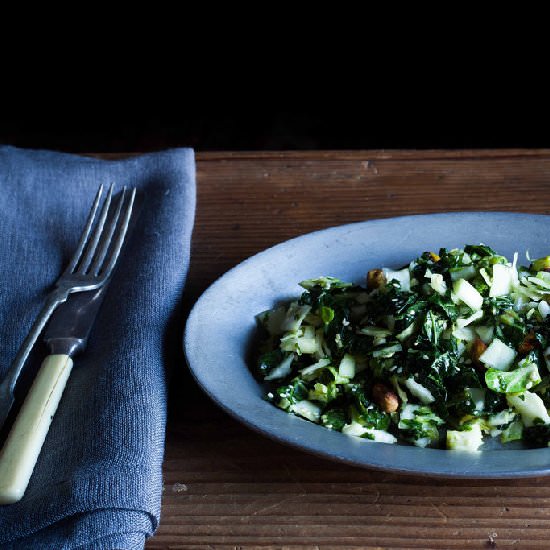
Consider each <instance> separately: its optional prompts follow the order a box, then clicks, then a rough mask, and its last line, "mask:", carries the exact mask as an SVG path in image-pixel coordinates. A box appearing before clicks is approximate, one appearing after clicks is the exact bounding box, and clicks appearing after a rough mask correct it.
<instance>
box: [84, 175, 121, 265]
mask: <svg viewBox="0 0 550 550" xmlns="http://www.w3.org/2000/svg"><path fill="white" fill-rule="evenodd" d="M113 188H114V185H111V187H109V192H108V193H107V196H106V197H105V202H104V203H103V208H102V209H101V214H100V215H99V220H98V222H97V225H96V226H95V229H94V232H93V235H92V237H91V239H90V240H89V241H88V244H87V245H86V251H85V253H84V258H83V259H82V261H81V262H80V265H78V267H77V269H78V272H79V273H86V271H87V269H88V267H90V263H91V262H92V259H93V257H94V254H95V251H96V248H97V243H98V242H99V239H100V237H101V234H102V233H103V226H104V225H105V220H106V219H107V214H108V213H109V207H110V206H111V199H112V197H113Z"/></svg>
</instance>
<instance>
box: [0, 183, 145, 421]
mask: <svg viewBox="0 0 550 550" xmlns="http://www.w3.org/2000/svg"><path fill="white" fill-rule="evenodd" d="M113 188H114V186H113V185H111V187H110V188H109V191H108V193H107V196H106V198H105V200H104V202H103V206H102V208H101V211H100V212H99V218H98V220H97V223H96V224H95V227H94V221H95V219H96V215H97V214H98V210H99V205H100V202H101V197H102V195H103V185H101V186H100V187H99V189H98V191H97V194H96V197H95V199H94V202H93V204H92V208H91V210H90V213H89V214H88V218H87V220H86V225H85V226H84V230H83V232H82V235H81V236H80V240H79V241H78V245H77V248H76V250H75V252H74V254H73V256H72V258H71V260H70V261H69V264H68V265H67V267H66V269H65V271H64V272H63V273H62V274H61V276H60V277H59V279H58V280H57V281H56V283H55V286H54V288H53V290H52V291H51V292H50V294H49V295H48V296H47V298H46V301H45V303H44V305H43V307H42V309H41V311H40V313H39V314H38V317H37V318H36V320H35V321H34V323H33V325H32V327H31V329H30V332H29V334H28V335H27V337H26V338H25V339H24V340H23V343H22V344H21V347H20V348H19V351H18V353H17V355H16V357H15V359H14V361H13V363H12V364H11V366H10V368H9V370H8V372H7V374H6V376H5V378H4V380H3V381H2V383H1V384H0V429H2V426H3V425H4V423H5V421H6V419H7V418H8V415H9V412H10V410H11V408H12V406H13V403H14V392H15V386H16V384H17V380H18V378H19V375H20V374H21V371H22V370H23V367H24V365H25V362H26V361H27V358H28V356H29V354H30V352H31V350H32V348H33V346H34V344H35V342H36V340H37V338H38V336H39V335H40V333H41V332H42V330H43V329H44V326H45V325H46V323H47V322H48V320H49V318H50V317H51V315H52V313H53V312H54V310H55V309H56V308H57V306H58V305H59V304H61V303H63V302H65V301H66V300H67V298H68V297H69V294H71V293H74V292H85V291H90V290H96V289H99V288H101V287H102V286H103V285H105V283H106V282H107V281H108V280H109V277H110V276H111V273H112V271H113V268H114V266H115V264H116V261H117V258H118V256H119V253H120V249H121V248H122V244H123V242H124V238H125V236H126V232H127V230H128V224H129V221H130V216H131V213H132V207H133V204H134V199H135V194H136V190H135V189H132V190H131V191H130V192H128V191H127V190H126V187H124V188H123V189H122V192H121V193H120V197H119V199H118V201H116V204H115V205H113V207H112V208H111V203H112V202H113V201H112V198H113ZM109 215H110V216H109ZM108 218H109V223H106V222H107V219H108Z"/></svg>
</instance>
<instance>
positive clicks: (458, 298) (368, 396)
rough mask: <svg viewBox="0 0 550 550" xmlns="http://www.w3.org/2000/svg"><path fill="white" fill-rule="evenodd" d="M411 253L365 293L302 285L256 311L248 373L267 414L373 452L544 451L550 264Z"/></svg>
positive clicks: (328, 284)
mask: <svg viewBox="0 0 550 550" xmlns="http://www.w3.org/2000/svg"><path fill="white" fill-rule="evenodd" d="M517 258H518V255H517V254H515V255H514V258H513V259H512V261H510V260H509V259H508V258H506V257H504V256H502V255H500V254H498V253H497V252H495V251H494V250H493V249H492V248H490V247H489V246H486V245H483V244H480V245H467V246H465V247H464V248H463V249H452V250H447V249H445V248H442V249H441V250H439V252H437V253H435V252H424V253H423V254H422V255H421V256H419V257H418V258H416V259H414V260H412V261H411V262H410V264H409V265H407V266H405V267H403V268H402V269H398V270H393V269H387V268H382V267H380V268H377V269H372V270H371V271H369V272H368V274H367V277H366V281H365V284H361V285H358V284H353V283H350V282H345V281H341V280H339V279H337V278H334V277H329V276H325V277H319V278H316V279H309V280H307V281H302V282H301V283H300V286H301V287H302V288H303V292H302V294H301V296H300V297H299V298H297V299H296V300H294V301H292V302H290V303H285V304H283V305H280V306H278V307H275V308H274V309H271V310H269V311H265V312H263V313H260V314H259V315H257V320H258V322H259V324H260V325H261V327H262V329H263V331H264V334H265V338H264V339H263V340H262V344H261V347H260V350H259V354H258V360H257V364H256V374H257V375H258V376H259V377H260V378H261V379H262V380H263V381H264V382H265V383H266V384H267V390H266V398H267V399H268V400H269V401H271V402H272V403H273V404H274V405H276V406H277V407H279V408H280V409H283V410H284V411H287V412H288V413H292V414H294V415H297V416H299V417H302V418H304V419H306V420H309V421H311V422H315V423H316V424H320V425H321V426H324V427H325V428H327V429H330V430H336V431H339V432H342V433H344V434H348V435H350V436H356V437H361V438H366V439H369V440H372V441H378V442H383V443H396V442H397V441H401V442H408V443H410V444H413V445H417V446H419V447H434V448H446V449H451V450H464V451H477V450H481V448H482V446H483V444H484V442H486V441H487V440H488V439H490V438H498V439H499V441H500V442H501V443H508V442H511V441H520V440H521V441H522V442H523V443H524V444H526V445H527V446H534V447H540V446H548V445H549V444H550V416H549V414H548V408H549V407H550V316H549V313H550V305H549V304H550V256H548V257H544V258H539V259H536V260H529V262H530V264H529V265H528V266H519V265H518V261H517Z"/></svg>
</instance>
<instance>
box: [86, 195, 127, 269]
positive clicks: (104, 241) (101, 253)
mask: <svg viewBox="0 0 550 550" xmlns="http://www.w3.org/2000/svg"><path fill="white" fill-rule="evenodd" d="M125 195H126V187H123V188H122V191H121V193H120V198H119V200H118V202H117V205H116V210H115V213H114V215H113V216H112V218H111V220H110V222H109V227H108V228H107V230H106V231H105V232H104V233H103V234H102V235H101V240H100V242H99V245H98V247H99V248H98V251H97V253H96V255H95V258H94V261H93V263H92V265H91V267H90V269H89V273H91V274H92V275H97V274H98V273H99V271H100V270H101V266H102V265H103V261H104V260H105V256H106V255H107V251H108V250H109V246H110V244H111V241H112V238H113V233H114V232H115V229H116V226H117V223H118V219H119V217H120V212H121V210H122V205H123V203H124V198H125Z"/></svg>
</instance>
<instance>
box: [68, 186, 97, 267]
mask: <svg viewBox="0 0 550 550" xmlns="http://www.w3.org/2000/svg"><path fill="white" fill-rule="evenodd" d="M102 194H103V184H102V185H100V186H99V189H98V190H97V193H96V196H95V199H94V203H93V205H92V209H91V210H90V213H89V214H88V219H87V220H86V225H85V226H84V231H82V235H81V236H80V240H79V241H78V245H77V247H76V250H75V251H74V254H73V256H72V258H71V260H70V261H69V265H68V266H67V268H66V269H65V273H72V272H73V271H74V270H75V268H76V265H77V264H78V261H79V260H80V257H81V256H82V252H83V250H84V247H85V246H86V243H87V242H88V237H89V236H90V232H91V230H92V225H93V224H94V219H95V215H96V213H97V209H98V207H99V201H100V199H101V195H102Z"/></svg>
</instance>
